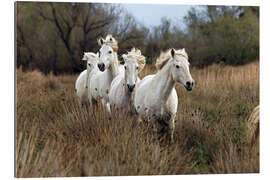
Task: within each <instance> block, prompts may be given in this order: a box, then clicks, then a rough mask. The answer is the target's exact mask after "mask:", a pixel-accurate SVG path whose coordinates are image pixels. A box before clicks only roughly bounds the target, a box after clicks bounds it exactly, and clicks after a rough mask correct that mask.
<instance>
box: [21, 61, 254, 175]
mask: <svg viewBox="0 0 270 180" xmlns="http://www.w3.org/2000/svg"><path fill="white" fill-rule="evenodd" d="M155 71H156V70H155V69H154V67H153V66H150V65H149V66H146V68H145V69H144V70H143V71H142V76H141V77H144V76H145V75H147V74H151V73H154V72H155ZM191 74H192V76H193V78H194V80H195V87H194V89H193V91H191V92H187V91H186V90H185V88H184V87H183V86H182V85H177V86H176V89H177V94H178V98H179V106H178V112H177V117H176V131H175V136H174V142H173V143H171V144H166V143H165V144H161V143H159V141H158V140H157V139H156V136H155V135H154V134H153V133H151V129H149V128H148V127H146V126H145V125H143V124H138V123H135V122H136V121H135V117H133V116H130V115H129V114H127V113H125V112H123V111H118V112H114V113H113V114H112V117H111V118H109V116H108V114H106V112H105V109H104V108H102V106H101V105H100V104H99V108H98V109H99V110H98V111H97V112H93V110H92V109H91V108H90V107H87V106H83V107H82V108H80V106H79V105H78V103H77V100H76V95H75V89H74V84H75V80H76V77H77V76H78V75H62V76H53V75H52V74H50V75H48V76H45V75H43V74H42V73H40V72H38V71H29V72H23V71H22V70H21V69H17V82H16V83H17V87H16V177H52V176H53V177H63V176H108V175H109V176H110V175H113V176H117V175H170V174H198V173H207V174H208V173H258V172H259V142H258V141H257V142H256V143H252V144H250V143H249V141H248V139H247V134H248V132H249V129H248V126H247V120H248V117H249V115H250V114H251V112H252V110H253V108H254V107H256V106H257V105H258V104H259V63H258V62H255V63H252V64H248V65H245V66H241V67H231V66H223V65H212V66H209V67H207V68H204V69H196V68H191Z"/></svg>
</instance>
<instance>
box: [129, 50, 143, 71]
mask: <svg viewBox="0 0 270 180" xmlns="http://www.w3.org/2000/svg"><path fill="white" fill-rule="evenodd" d="M125 56H126V57H134V56H135V57H136V60H137V63H138V66H139V69H138V72H141V71H142V70H143V68H144V66H145V57H144V56H143V55H142V54H141V51H140V50H139V49H136V48H132V49H131V51H130V52H128V54H127V55H125Z"/></svg>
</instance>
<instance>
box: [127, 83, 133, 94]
mask: <svg viewBox="0 0 270 180" xmlns="http://www.w3.org/2000/svg"><path fill="white" fill-rule="evenodd" d="M127 87H128V90H129V91H130V92H132V91H133V89H134V87H135V84H134V85H129V84H127Z"/></svg>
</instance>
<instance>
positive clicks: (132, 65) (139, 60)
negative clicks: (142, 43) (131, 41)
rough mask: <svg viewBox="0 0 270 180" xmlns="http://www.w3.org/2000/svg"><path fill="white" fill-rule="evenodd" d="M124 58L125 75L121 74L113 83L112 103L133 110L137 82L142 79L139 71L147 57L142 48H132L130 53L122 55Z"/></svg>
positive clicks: (110, 95)
mask: <svg viewBox="0 0 270 180" xmlns="http://www.w3.org/2000/svg"><path fill="white" fill-rule="evenodd" d="M122 57H123V59H124V62H125V64H124V69H125V73H124V76H123V75H122V74H119V75H118V76H117V77H116V78H114V80H113V81H112V83H111V88H110V92H109V101H110V105H111V106H114V107H116V108H127V109H128V110H129V111H132V109H131V108H133V105H131V103H132V96H133V95H134V93H132V92H134V88H135V86H136V83H138V82H139V81H140V78H139V77H138V73H139V72H141V70H142V69H143V68H144V66H145V57H144V56H142V55H141V51H140V50H138V49H137V50H136V49H135V48H132V50H131V51H130V52H128V54H123V55H122Z"/></svg>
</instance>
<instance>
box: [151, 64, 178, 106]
mask: <svg viewBox="0 0 270 180" xmlns="http://www.w3.org/2000/svg"><path fill="white" fill-rule="evenodd" d="M170 69H171V66H170V62H167V64H166V65H164V66H163V67H162V69H161V70H159V72H158V73H157V74H156V76H155V77H154V80H153V83H154V86H153V89H156V91H157V94H158V96H159V97H160V98H161V100H162V101H164V102H166V101H167V100H168V98H169V95H170V94H171V92H172V90H173V88H174V86H175V81H174V80H173V78H172V75H171V71H170ZM154 87H155V88H154Z"/></svg>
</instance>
